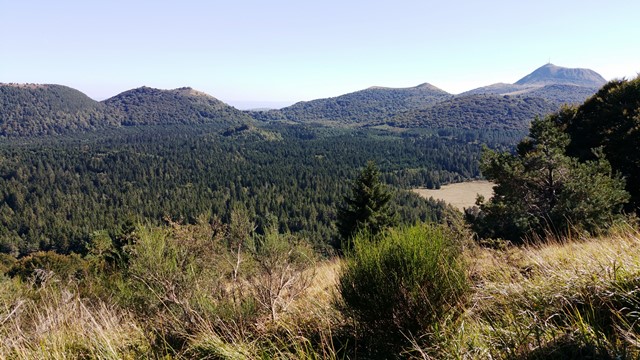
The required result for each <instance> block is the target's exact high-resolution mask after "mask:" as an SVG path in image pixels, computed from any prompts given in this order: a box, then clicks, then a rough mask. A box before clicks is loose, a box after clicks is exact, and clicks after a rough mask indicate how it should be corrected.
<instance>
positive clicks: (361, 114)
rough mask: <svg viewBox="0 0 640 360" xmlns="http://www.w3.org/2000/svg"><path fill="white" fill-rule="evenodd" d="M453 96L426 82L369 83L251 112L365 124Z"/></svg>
mask: <svg viewBox="0 0 640 360" xmlns="http://www.w3.org/2000/svg"><path fill="white" fill-rule="evenodd" d="M452 97H453V95H451V94H449V93H448V92H446V91H444V90H442V89H439V88H437V87H435V86H433V85H431V84H429V83H423V84H420V85H418V86H414V87H409V88H389V87H381V86H372V87H370V88H367V89H364V90H360V91H355V92H352V93H348V94H345V95H340V96H337V97H331V98H326V99H317V100H311V101H303V102H299V103H296V104H293V105H291V106H288V107H285V108H282V109H280V110H270V111H267V112H254V113H252V115H253V116H254V117H255V118H257V119H259V120H267V121H268V120H289V121H294V122H307V121H336V122H352V123H367V122H371V121H380V120H383V119H385V118H387V117H389V116H392V115H393V114H396V113H398V112H401V111H406V110H412V109H424V108H427V107H429V106H431V105H433V104H436V103H438V102H440V101H443V100H447V99H450V98H452Z"/></svg>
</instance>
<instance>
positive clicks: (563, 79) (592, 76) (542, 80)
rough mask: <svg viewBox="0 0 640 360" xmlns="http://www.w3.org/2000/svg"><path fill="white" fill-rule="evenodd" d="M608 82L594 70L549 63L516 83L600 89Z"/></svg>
mask: <svg viewBox="0 0 640 360" xmlns="http://www.w3.org/2000/svg"><path fill="white" fill-rule="evenodd" d="M606 82H607V81H606V80H605V79H604V78H603V77H602V76H601V75H600V74H598V73H597V72H595V71H593V70H589V69H571V68H565V67H562V66H556V65H553V64H551V63H549V64H545V65H543V66H541V67H539V68H537V69H536V70H534V71H533V72H532V73H531V74H529V75H527V76H525V77H523V78H522V79H520V80H518V81H516V83H515V85H528V86H535V85H537V86H544V85H552V84H560V85H576V86H584V87H594V88H599V87H601V86H602V85H604V84H605V83H606Z"/></svg>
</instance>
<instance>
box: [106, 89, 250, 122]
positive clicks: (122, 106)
mask: <svg viewBox="0 0 640 360" xmlns="http://www.w3.org/2000/svg"><path fill="white" fill-rule="evenodd" d="M103 104H104V105H105V106H107V107H109V108H111V109H113V110H115V111H116V112H117V113H118V114H119V115H120V116H121V118H122V124H123V125H166V124H214V123H215V124H220V125H234V124H238V123H241V122H247V121H253V120H252V119H251V117H250V116H248V115H247V114H246V113H244V112H242V111H240V110H238V109H236V108H234V107H231V106H229V105H227V104H225V103H224V102H222V101H220V100H218V99H216V98H214V97H213V96H210V95H207V94H205V93H203V92H200V91H197V90H194V89H192V88H189V87H184V88H179V89H174V90H160V89H154V88H150V87H140V88H137V89H133V90H129V91H125V92H123V93H120V94H118V95H116V96H114V97H112V98H109V99H107V100H105V101H103Z"/></svg>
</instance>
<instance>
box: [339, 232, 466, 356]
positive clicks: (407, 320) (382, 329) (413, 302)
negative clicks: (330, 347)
mask: <svg viewBox="0 0 640 360" xmlns="http://www.w3.org/2000/svg"><path fill="white" fill-rule="evenodd" d="M460 255H461V246H460V244H458V242H457V241H455V240H454V236H452V235H451V234H450V233H448V231H447V230H445V229H444V228H442V227H437V226H431V225H417V226H413V227H408V228H401V229H392V230H389V231H387V232H385V233H383V234H381V235H379V236H369V235H367V234H359V235H357V236H356V237H355V238H354V248H353V250H352V251H350V252H349V253H348V254H347V258H346V261H345V265H344V268H343V270H342V273H341V275H340V279H339V282H338V290H339V293H340V295H342V301H341V302H340V303H339V306H340V307H341V310H343V311H344V312H345V313H346V315H348V316H351V317H353V318H354V319H355V320H356V322H357V324H358V325H359V326H360V328H361V329H362V331H363V332H364V333H365V334H363V335H366V336H367V338H370V339H372V340H373V341H374V342H373V343H374V344H376V345H377V347H378V348H379V349H384V348H386V349H393V348H395V347H396V346H397V345H400V346H401V345H403V344H404V343H405V341H406V340H407V339H408V338H411V337H415V336H423V335H426V333H427V332H428V331H429V330H431V328H432V327H433V326H434V325H435V324H437V323H438V321H439V320H441V319H442V318H444V317H446V316H450V315H455V312H456V311H455V310H456V309H458V308H459V306H458V305H459V304H460V303H461V301H462V299H463V298H464V296H465V294H466V293H467V290H468V289H469V285H468V279H467V272H466V268H465V265H464V263H463V262H462V258H461V256H460Z"/></svg>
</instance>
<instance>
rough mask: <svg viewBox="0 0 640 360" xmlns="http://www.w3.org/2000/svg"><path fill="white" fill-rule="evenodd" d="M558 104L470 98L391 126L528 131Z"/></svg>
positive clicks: (404, 117)
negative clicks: (538, 119)
mask: <svg viewBox="0 0 640 360" xmlns="http://www.w3.org/2000/svg"><path fill="white" fill-rule="evenodd" d="M557 109H558V107H557V105H556V104H554V103H552V102H550V101H547V100H544V99H542V98H538V97H528V96H506V95H505V96H497V95H469V96H462V97H455V98H453V99H451V100H447V101H443V102H441V103H438V104H436V105H434V106H431V107H429V108H427V109H424V110H413V111H407V112H404V113H401V114H398V115H396V116H394V117H392V118H390V119H389V120H387V121H386V124H387V125H391V126H395V127H405V128H406V127H410V128H457V129H491V130H521V131H526V130H527V129H528V127H529V123H530V122H531V120H532V119H534V118H535V117H536V116H540V115H542V114H549V113H552V112H554V111H556V110H557Z"/></svg>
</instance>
